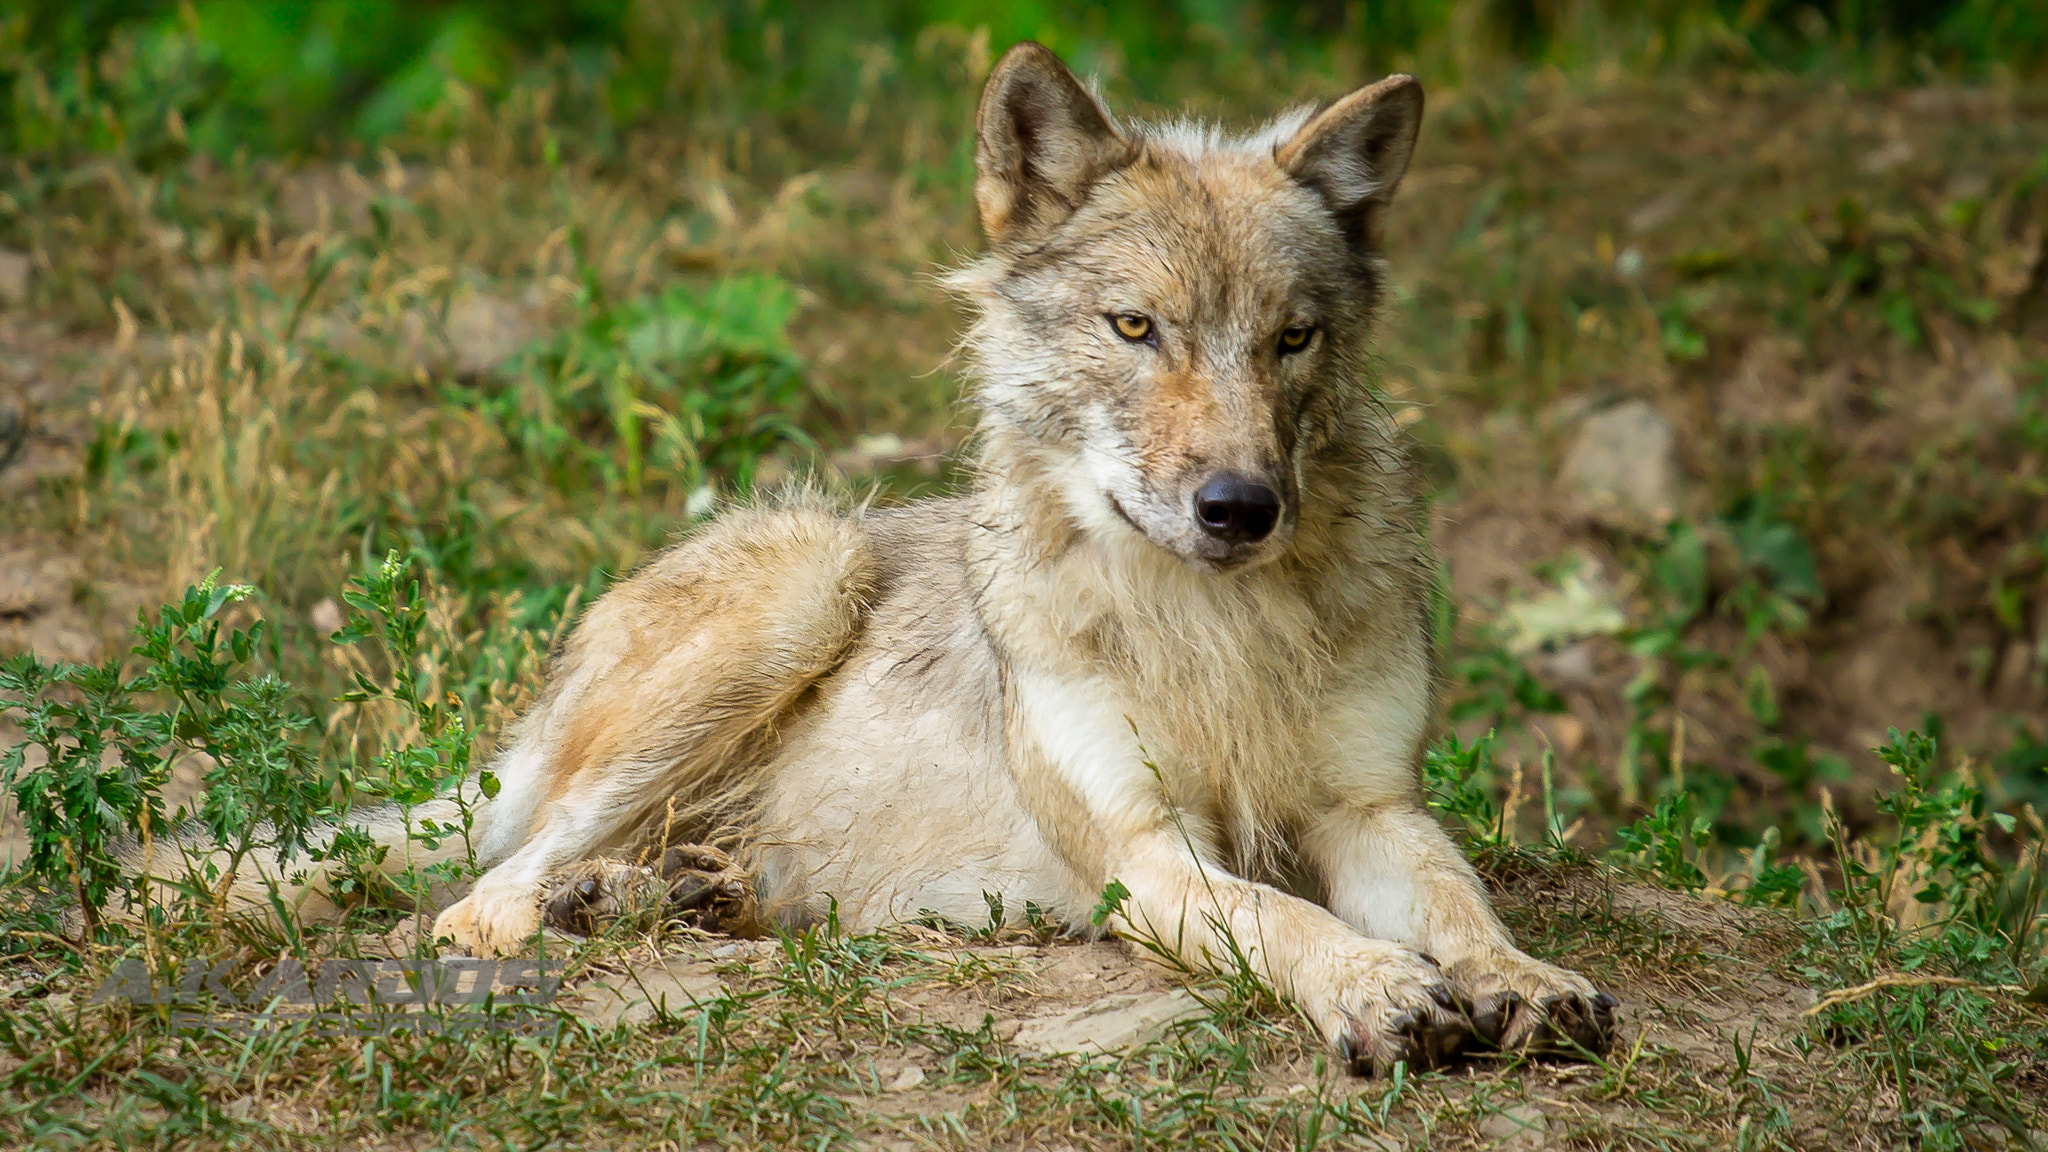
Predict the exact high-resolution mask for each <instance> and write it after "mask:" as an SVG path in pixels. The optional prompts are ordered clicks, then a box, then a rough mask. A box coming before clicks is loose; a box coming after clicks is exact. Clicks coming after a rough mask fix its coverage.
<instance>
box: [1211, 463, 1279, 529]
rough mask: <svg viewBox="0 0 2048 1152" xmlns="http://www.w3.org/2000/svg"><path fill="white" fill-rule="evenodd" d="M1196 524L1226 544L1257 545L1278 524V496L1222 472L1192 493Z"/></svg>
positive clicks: (1254, 482)
mask: <svg viewBox="0 0 2048 1152" xmlns="http://www.w3.org/2000/svg"><path fill="white" fill-rule="evenodd" d="M1195 520H1196V522H1198V523H1200V524H1201V526H1202V531H1204V532H1207V533H1208V534H1209V535H1211V536H1214V537H1215V538H1216V539H1218V540H1221V541H1223V542H1224V543H1226V544H1256V543H1258V542H1259V541H1261V540H1264V539H1265V538H1266V537H1267V536H1269V535H1271V534H1272V531H1273V526H1274V525H1275V524H1278V523H1279V522H1280V494H1279V493H1278V492H1275V491H1273V489H1272V488H1270V487H1268V486H1267V485H1264V484H1261V483H1259V482H1258V481H1256V480H1247V479H1245V478H1244V477H1242V476H1238V475H1235V474H1234V473H1230V472H1224V473H1221V474H1219V475H1216V476H1212V477H1210V478H1209V480H1208V482H1207V483H1205V484H1203V485H1202V487H1201V488H1200V489H1199V490H1197V491H1196V492H1195Z"/></svg>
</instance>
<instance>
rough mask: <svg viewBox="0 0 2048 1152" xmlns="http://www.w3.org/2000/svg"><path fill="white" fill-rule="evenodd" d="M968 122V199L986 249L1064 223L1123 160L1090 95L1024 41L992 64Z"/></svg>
mask: <svg viewBox="0 0 2048 1152" xmlns="http://www.w3.org/2000/svg"><path fill="white" fill-rule="evenodd" d="M976 120H977V124H976V130H977V131H976V140H975V148H974V167H975V180H974V199H975V203H976V205H977V206H978V207H979V208H980V209H981V226H982V228H983V230H985V231H986V232H987V233H988V238H989V241H990V242H991V243H1001V242H1003V241H1004V240H1007V239H1010V238H1012V237H1014V236H1018V235H1021V234H1023V232H1024V231H1025V230H1026V229H1027V228H1028V229H1033V230H1036V229H1043V228H1045V227H1047V226H1050V225H1054V224H1058V223H1059V222H1060V221H1062V220H1065V219H1066V218H1067V217H1068V216H1070V215H1072V214H1073V212H1074V209H1076V208H1078V207H1080V206H1081V201H1082V200H1084V199H1086V198H1087V195H1088V189H1089V187H1090V186H1091V185H1092V184H1094V183H1095V181H1097V180H1099V179H1101V178H1102V177H1103V176H1105V175H1107V174H1108V173H1109V172H1110V171H1112V170H1114V169H1115V168H1117V167H1118V166H1119V165H1122V164H1123V163H1125V162H1126V161H1128V160H1129V158H1130V155H1131V146H1130V143H1129V142H1128V141H1126V140H1125V139H1124V138H1123V137H1122V136H1121V135H1119V134H1118V133H1117V130H1116V127H1115V126H1114V125H1112V124H1111V123H1110V120H1109V113H1108V112H1107V111H1106V110H1104V109H1103V107H1102V105H1101V104H1100V103H1099V102H1098V101H1097V100H1096V99H1095V97H1094V95H1092V94H1091V93H1090V92H1089V91H1088V89H1087V88H1085V87H1083V86H1082V84H1081V81H1080V80H1079V79H1077V78H1076V77H1075V76H1074V74H1073V73H1072V72H1071V71H1069V70H1068V69H1067V66H1066V65H1065V64H1062V63H1060V58H1059V57H1057V56H1055V55H1053V54H1052V50H1051V49H1049V48H1047V47H1045V46H1044V45H1042V44H1036V43H1033V42H1031V41H1029V40H1027V41H1025V42H1023V43H1022V44H1019V45H1017V46H1016V47H1014V48H1012V49H1010V50H1009V51H1008V52H1005V53H1003V58H1002V59H1001V60H998V61H996V66H995V69H994V70H993V71H992V72H990V73H989V77H988V86H987V87H986V88H984V89H982V92H981V108H980V110H979V111H978V112H977V114H976Z"/></svg>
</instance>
